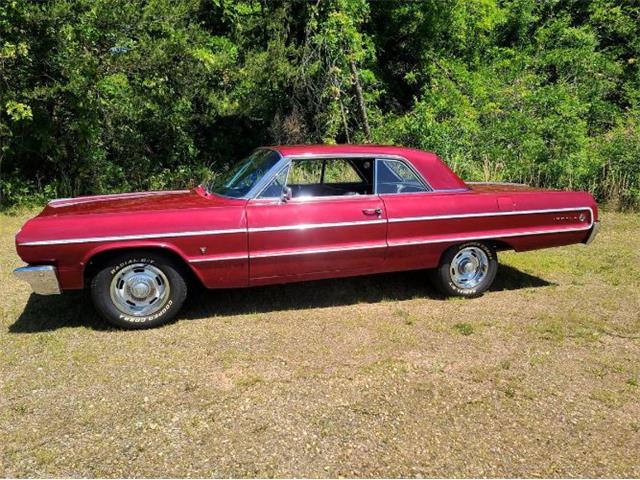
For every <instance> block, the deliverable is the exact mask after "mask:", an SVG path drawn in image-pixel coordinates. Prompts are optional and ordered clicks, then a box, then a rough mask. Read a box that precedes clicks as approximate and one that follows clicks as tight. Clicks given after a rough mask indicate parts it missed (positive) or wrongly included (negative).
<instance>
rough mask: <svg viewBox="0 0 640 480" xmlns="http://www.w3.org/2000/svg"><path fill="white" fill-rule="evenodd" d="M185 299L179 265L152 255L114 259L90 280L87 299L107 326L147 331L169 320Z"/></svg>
mask: <svg viewBox="0 0 640 480" xmlns="http://www.w3.org/2000/svg"><path fill="white" fill-rule="evenodd" d="M186 297H187V284H186V282H185V280H184V276H183V275H182V274H181V273H180V268H179V266H177V265H175V263H174V262H172V261H171V260H170V259H169V258H166V257H165V256H163V255H159V254H155V253H144V252H140V253H136V252H131V253H126V254H121V255H117V256H114V257H112V258H111V259H110V261H108V262H107V263H106V264H105V265H104V267H103V268H102V269H101V270H100V271H98V273H97V274H96V275H95V276H94V277H93V279H92V280H91V298H92V300H93V304H94V305H95V307H96V309H97V310H98V312H99V313H100V314H101V315H102V316H103V317H104V318H105V319H106V320H107V321H109V322H110V323H112V324H114V325H117V326H119V327H124V328H150V327H157V326H158V325H162V324H164V323H166V322H168V321H169V320H171V319H172V318H173V317H174V316H175V315H176V314H177V313H178V310H180V307H181V306H182V304H183V303H184V300H185V298H186Z"/></svg>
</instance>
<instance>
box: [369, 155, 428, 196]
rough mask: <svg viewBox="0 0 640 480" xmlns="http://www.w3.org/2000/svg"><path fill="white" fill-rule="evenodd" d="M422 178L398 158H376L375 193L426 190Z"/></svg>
mask: <svg viewBox="0 0 640 480" xmlns="http://www.w3.org/2000/svg"><path fill="white" fill-rule="evenodd" d="M428 191H429V189H428V188H427V186H426V185H425V184H424V182H423V181H422V179H421V178H420V177H418V175H417V174H416V173H415V172H414V171H413V170H412V169H411V168H410V167H409V166H408V165H407V164H405V163H404V162H402V161H400V160H391V159H378V160H376V193H415V192H428Z"/></svg>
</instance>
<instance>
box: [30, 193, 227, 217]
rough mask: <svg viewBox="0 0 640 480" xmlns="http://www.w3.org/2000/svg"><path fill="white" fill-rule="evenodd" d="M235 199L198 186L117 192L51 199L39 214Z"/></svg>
mask: <svg viewBox="0 0 640 480" xmlns="http://www.w3.org/2000/svg"><path fill="white" fill-rule="evenodd" d="M237 202H238V200H235V199H228V198H225V197H220V196H218V195H210V194H208V193H206V191H205V190H204V189H202V187H197V188H194V189H192V190H171V191H157V192H139V193H121V194H115V195H93V196H86V197H76V198H63V199H58V200H52V201H51V202H49V203H48V205H47V206H46V207H45V209H44V210H43V211H42V213H41V214H40V216H63V215H83V214H85V215H86V214H101V213H120V212H140V211H157V210H175V209H180V210H182V209H186V208H201V207H215V206H224V205H227V204H237Z"/></svg>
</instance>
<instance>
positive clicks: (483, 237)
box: [389, 226, 591, 247]
mask: <svg viewBox="0 0 640 480" xmlns="http://www.w3.org/2000/svg"><path fill="white" fill-rule="evenodd" d="M590 228H591V227H590V226H589V227H580V228H561V229H556V230H528V231H524V232H514V233H502V234H500V233H494V234H493V235H470V236H462V237H445V238H434V239H427V240H410V241H406V242H403V241H399V242H390V243H389V247H404V246H408V245H427V244H431V243H448V242H466V241H472V240H486V239H500V238H510V237H526V236H529V235H546V234H549V233H565V232H581V231H585V230H589V229H590Z"/></svg>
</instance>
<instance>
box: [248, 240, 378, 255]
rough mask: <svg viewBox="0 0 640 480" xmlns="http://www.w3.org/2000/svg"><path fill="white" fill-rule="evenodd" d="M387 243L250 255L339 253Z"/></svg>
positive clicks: (371, 247)
mask: <svg viewBox="0 0 640 480" xmlns="http://www.w3.org/2000/svg"><path fill="white" fill-rule="evenodd" d="M386 247H387V244H386V243H377V244H372V245H355V246H351V247H348V246H342V247H332V248H309V249H306V250H289V251H285V252H275V253H269V252H266V253H256V254H253V255H249V258H267V257H286V256H288V255H312V254H315V253H337V252H348V251H354V250H369V249H374V248H386Z"/></svg>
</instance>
